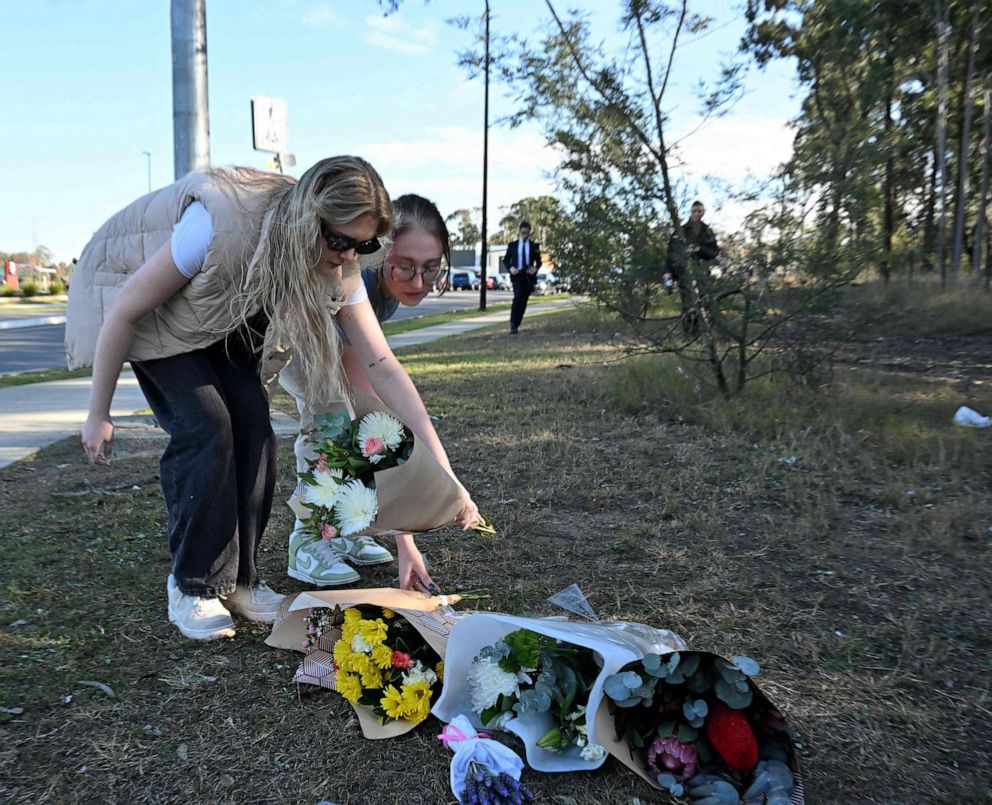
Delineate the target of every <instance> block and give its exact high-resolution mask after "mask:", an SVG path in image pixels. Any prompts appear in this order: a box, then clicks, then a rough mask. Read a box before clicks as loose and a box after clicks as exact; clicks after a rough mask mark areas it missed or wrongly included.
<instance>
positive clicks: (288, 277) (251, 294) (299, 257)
mask: <svg viewBox="0 0 992 805" xmlns="http://www.w3.org/2000/svg"><path fill="white" fill-rule="evenodd" d="M365 213H372V214H373V215H374V216H375V217H376V219H377V220H378V226H377V230H376V234H377V235H379V236H382V235H385V234H387V233H388V232H389V231H390V230H391V229H392V226H393V213H392V207H391V205H390V202H389V194H388V193H387V192H386V188H385V187H384V186H383V184H382V179H381V178H380V177H379V174H378V173H376V171H375V168H373V167H372V166H371V165H370V164H369V163H368V162H366V161H365V160H364V159H362V158H360V157H354V156H340V157H330V158H329V159H324V160H321V161H320V162H318V163H317V164H316V165H314V166H313V167H312V168H310V169H309V170H308V171H307V172H306V173H304V174H303V176H301V177H300V180H299V182H297V183H296V184H295V185H293V186H292V187H291V188H289V189H288V190H287V191H286V192H285V193H284V194H283V195H282V196H281V197H279V198H278V201H277V202H276V203H275V205H274V206H273V207H272V209H270V210H269V212H268V213H266V216H265V219H264V222H263V224H262V233H261V240H260V241H259V246H258V249H257V250H256V252H255V255H254V256H253V257H252V259H251V262H250V263H249V265H248V272H247V276H246V278H245V284H244V287H243V290H242V292H241V294H240V295H239V296H238V298H237V301H236V310H237V320H238V324H239V325H247V324H248V321H249V319H250V318H252V317H253V316H254V315H256V314H258V313H259V312H261V313H264V314H265V316H266V317H267V318H268V321H269V326H268V331H267V333H266V337H265V349H266V350H267V351H272V350H279V349H288V348H291V349H292V351H293V360H294V361H298V362H299V366H300V370H301V374H302V376H303V378H304V394H305V395H306V399H307V400H308V401H309V402H314V401H316V400H329V399H339V398H343V397H344V396H345V395H344V394H343V390H342V383H341V373H340V353H341V346H340V338H339V337H338V331H337V328H336V327H335V326H334V322H333V320H332V318H331V316H330V315H329V314H328V310H327V307H326V298H325V285H324V281H325V280H324V276H323V274H321V273H320V272H319V271H318V270H317V266H318V264H319V263H320V255H321V247H320V241H321V237H322V235H321V228H322V226H325V227H331V228H333V227H334V226H336V225H337V226H340V225H342V224H347V223H350V222H351V221H354V220H355V219H356V218H358V217H360V216H361V215H364V214H365Z"/></svg>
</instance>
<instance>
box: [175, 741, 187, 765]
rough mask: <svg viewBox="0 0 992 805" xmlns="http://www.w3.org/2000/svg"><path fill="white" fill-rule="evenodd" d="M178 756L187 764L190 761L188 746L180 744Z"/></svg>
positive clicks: (177, 751)
mask: <svg viewBox="0 0 992 805" xmlns="http://www.w3.org/2000/svg"><path fill="white" fill-rule="evenodd" d="M176 754H177V755H179V759H180V760H181V761H183V762H184V763H185V762H186V761H187V760H189V747H188V746H186V744H179V748H178V749H177V750H176Z"/></svg>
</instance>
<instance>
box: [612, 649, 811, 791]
mask: <svg viewBox="0 0 992 805" xmlns="http://www.w3.org/2000/svg"><path fill="white" fill-rule="evenodd" d="M695 653H697V654H709V653H710V652H706V651H699V652H695ZM710 656H719V655H712V654H711V655H710ZM721 659H726V658H723V657H721ZM728 662H729V660H728ZM638 665H639V663H630V664H629V665H626V666H624V667H623V668H621V669H620V671H619V672H618V673H623V672H624V671H634V670H637V667H638ZM750 682H751V688H752V690H753V692H754V695H755V696H760V697H761V698H762V699H764V700H765V701H766V702H768V703H769V704H771V702H770V700H769V699H768V697H767V696H765V694H764V692H763V691H762V690H761V688H759V687H758V686H757V685H756V684H755V682H754V680H750ZM610 702H611V700H610V697H609V696H604V697H603V701H602V703H601V704H600V706H599V709H598V710H597V711H596V741H597V742H598V743H599V744H600V745H601V746H602V747H603V748H605V749H606V751H607V752H609V753H610V754H611V755H612V756H613V757H615V758H616V759H617V760H619V761H620V762H621V763H623V765H624V766H626V767H627V768H628V769H630V770H631V771H633V772H635V773H636V774H638V775H639V776H640V777H641V778H642V779H643V780H645V781H646V782H647V783H648V785H650V786H651V787H652V788H654V789H657V790H658V791H663V790H664V789H663V788H662V787H661V786H660V785H658V781H657V780H656V779H655V775H653V774H652V773H651V771H650V770H649V769H648V767H647V764H646V763H645V762H644V758H643V757H642V756H641V752H640V750H634V749H633V748H632V747H630V746H628V745H627V742H626V741H624V739H623V736H620V737H619V738H618V737H617V730H616V726H615V725H614V723H613V714H612V713H611V712H610ZM773 706H774V705H773ZM775 709H776V710H777V709H778V708H775ZM791 760H792V764H791V766H792V773H793V776H794V777H795V780H796V787H795V789H793V791H792V796H791V797H790V800H789V801H790V803H791V805H805V803H806V797H805V794H804V792H803V779H802V773H801V771H800V768H799V758H798V757H796V754H795V752H794V751H793V752H792V753H791ZM762 802H764V797H762V798H761V799H760V800H753V801H752V800H747V801H745V802H744V805H760V803H762Z"/></svg>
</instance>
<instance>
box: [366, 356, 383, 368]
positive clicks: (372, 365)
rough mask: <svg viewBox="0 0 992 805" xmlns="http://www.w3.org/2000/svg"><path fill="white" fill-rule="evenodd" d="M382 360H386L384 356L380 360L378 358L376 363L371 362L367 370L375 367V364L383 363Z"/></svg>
mask: <svg viewBox="0 0 992 805" xmlns="http://www.w3.org/2000/svg"><path fill="white" fill-rule="evenodd" d="M384 360H386V356H385V355H383V356H382V357H381V358H379V360H377V361H372V363H370V364H369V369H372V368H373V367H375V365H376V364H377V363H382V362H383V361H384Z"/></svg>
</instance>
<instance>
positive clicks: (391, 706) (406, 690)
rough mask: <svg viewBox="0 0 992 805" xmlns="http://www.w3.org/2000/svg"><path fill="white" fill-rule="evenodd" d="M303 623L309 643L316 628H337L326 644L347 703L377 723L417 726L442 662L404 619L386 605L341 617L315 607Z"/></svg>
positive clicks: (314, 638) (316, 633) (425, 711)
mask: <svg viewBox="0 0 992 805" xmlns="http://www.w3.org/2000/svg"><path fill="white" fill-rule="evenodd" d="M332 613H333V614H332ZM335 615H338V616H340V618H341V620H340V622H337V617H335ZM308 621H309V623H308V627H307V642H308V643H310V645H317V643H318V641H319V640H320V637H321V636H322V634H323V633H324V631H322V630H321V627H323V629H324V630H326V629H327V626H328V625H333V626H338V627H339V628H340V632H341V634H340V637H338V638H337V639H336V640H335V641H334V644H333V647H332V648H331V656H332V657H333V658H334V659H333V664H334V672H335V673H334V684H335V687H336V689H337V692H338V693H340V694H341V695H342V696H343V697H344V698H345V699H347V700H348V701H349V702H350V703H351V704H352V705H355V706H357V705H362V706H364V707H368V708H371V710H372V714H373V715H374V716H375V717H376V718H377V719H378V721H379V723H380V724H388V723H389V722H390V721H397V720H400V719H403V720H406V721H409V722H410V723H411V724H419V723H420V722H421V721H423V720H424V719H425V718H427V716H428V714H429V713H430V711H431V700H432V698H433V696H434V694H435V693H436V692H437V690H438V689H439V688H440V685H439V684H438V680H439V678H440V677H439V674H443V673H444V665H443V663H442V662H441V658H440V657H438V655H437V652H435V651H434V649H432V648H431V647H430V646H429V645H427V643H426V642H424V640H423V638H422V637H421V636H420V633H419V632H417V630H416V629H414V628H413V626H412V625H410V623H409V622H408V621H407V620H406V619H404V618H398V617H396V613H395V612H393V611H392V610H391V609H386V608H385V607H382V608H379V607H369V606H358V607H349V608H348V609H346V610H344V613H343V615H341V614H340V610H337V611H330V610H327V609H325V608H323V607H320V608H315V609H312V610H311V611H310V615H309V618H308Z"/></svg>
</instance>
